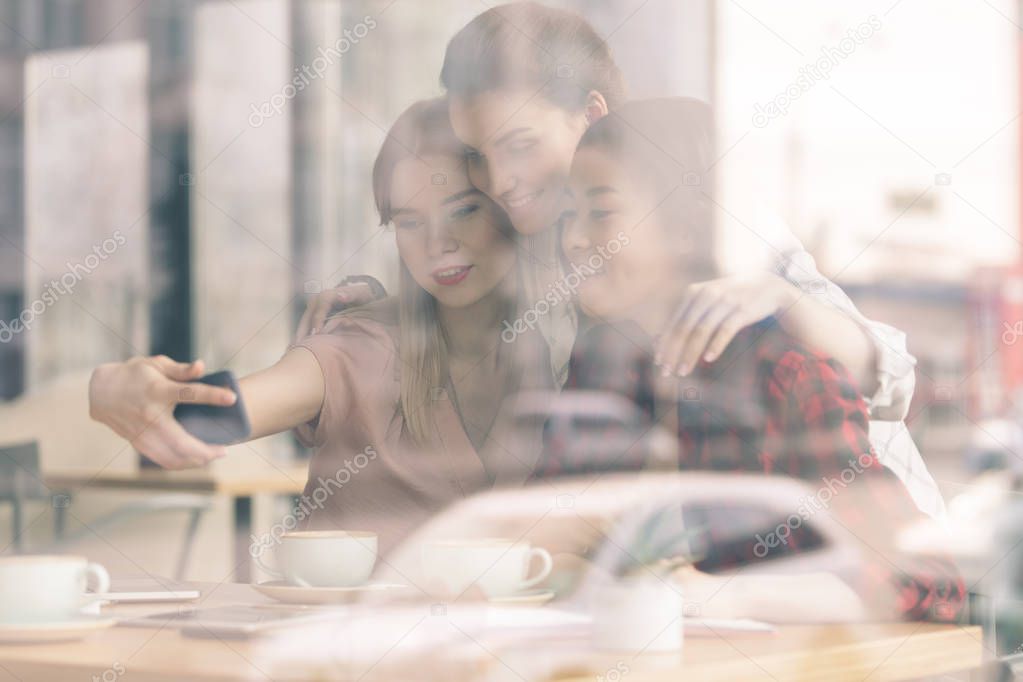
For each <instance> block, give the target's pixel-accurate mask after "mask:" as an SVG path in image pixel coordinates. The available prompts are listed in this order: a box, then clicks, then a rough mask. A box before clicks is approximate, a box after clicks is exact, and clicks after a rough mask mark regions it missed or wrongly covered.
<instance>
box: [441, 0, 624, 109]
mask: <svg viewBox="0 0 1023 682" xmlns="http://www.w3.org/2000/svg"><path fill="white" fill-rule="evenodd" d="M440 82H441V85H443V86H444V88H445V89H446V90H447V91H448V93H449V94H451V95H456V96H463V97H473V96H475V95H478V94H481V93H485V92H491V91H493V90H498V89H504V88H515V87H525V88H529V89H531V90H533V89H535V90H537V91H539V94H541V95H542V96H543V97H544V99H546V100H547V101H549V102H551V103H552V104H555V105H557V106H559V107H561V108H563V109H566V110H569V111H577V110H579V109H582V108H583V107H584V106H585V104H586V97H587V95H588V94H589V93H590V91H593V90H596V91H597V92H599V93H601V94H602V95H603V96H604V99H605V100H606V101H607V105H608V107H609V108H612V109H613V108H614V107H616V106H618V104H620V103H621V102H622V101H624V99H625V80H624V78H623V77H622V72H621V70H620V69H619V68H618V65H617V64H615V61H614V58H613V57H612V56H611V49H610V48H609V47H608V45H607V43H606V42H605V41H604V39H603V38H601V37H600V36H599V35H598V34H597V32H596V31H595V30H594V28H593V26H591V25H590V24H589V22H587V21H586V19H584V18H583V17H582V16H581V15H579V14H577V13H575V12H569V11H567V10H561V9H554V8H552V7H545V6H543V5H540V4H538V3H535V2H513V3H510V4H507V5H499V6H497V7H492V8H491V9H489V10H487V11H486V12H483V13H482V14H480V15H479V16H477V17H476V18H474V19H473V20H472V21H470V22H469V23H468V24H466V25H465V27H464V28H462V30H460V31H459V32H458V33H457V34H455V37H454V38H452V39H451V42H449V43H448V48H447V51H446V52H445V54H444V66H443V68H442V69H441V72H440Z"/></svg>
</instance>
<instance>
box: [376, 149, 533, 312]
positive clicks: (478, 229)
mask: <svg viewBox="0 0 1023 682" xmlns="http://www.w3.org/2000/svg"><path fill="white" fill-rule="evenodd" d="M439 174H442V175H443V177H444V183H443V184H438V182H437V179H438V177H439ZM391 206H393V207H394V208H393V210H392V212H391V217H392V222H393V225H394V230H395V240H396V241H397V244H398V254H399V255H400V257H401V260H402V263H404V265H405V267H406V268H407V269H408V271H409V274H411V275H412V278H413V279H414V280H415V281H416V283H417V284H418V285H419V286H420V287H422V288H423V289H425V290H426V291H427V292H429V293H430V295H432V296H433V297H434V298H436V299H437V302H438V303H439V304H440V305H442V306H447V307H451V308H459V307H464V306H468V305H471V304H473V303H476V302H478V301H479V300H480V299H482V298H483V297H485V296H486V295H487V294H489V293H491V292H492V291H493V290H494V289H495V288H496V287H497V286H498V285H499V284H500V283H501V282H503V281H504V280H505V279H506V278H507V277H508V275H509V273H510V272H511V271H512V269H513V267H514V265H515V258H516V254H515V244H514V242H513V241H512V236H511V235H508V234H506V230H502V223H503V222H504V220H505V218H504V216H503V215H502V214H501V211H500V209H499V208H498V207H497V206H495V205H494V203H493V202H491V201H490V200H489V199H487V197H486V196H484V195H483V194H482V193H481V192H480V191H479V190H477V189H476V188H475V187H473V186H472V185H471V184H470V183H469V178H468V176H467V174H466V171H465V164H464V162H463V161H462V160H461V159H456V158H452V157H449V156H437V155H433V156H424V157H421V158H419V159H417V158H415V157H409V158H406V159H404V160H402V161H399V162H398V163H397V164H396V165H395V167H394V174H393V178H392V182H391Z"/></svg>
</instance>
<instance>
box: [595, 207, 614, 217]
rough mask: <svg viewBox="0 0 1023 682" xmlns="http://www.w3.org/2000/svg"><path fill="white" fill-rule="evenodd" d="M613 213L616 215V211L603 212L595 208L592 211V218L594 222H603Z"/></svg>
mask: <svg viewBox="0 0 1023 682" xmlns="http://www.w3.org/2000/svg"><path fill="white" fill-rule="evenodd" d="M612 213H614V211H602V210H600V209H597V208H595V209H593V210H592V211H590V218H591V219H592V220H603V219H604V218H607V217H608V216H609V215H611V214H612Z"/></svg>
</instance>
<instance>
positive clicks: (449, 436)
mask: <svg viewBox="0 0 1023 682" xmlns="http://www.w3.org/2000/svg"><path fill="white" fill-rule="evenodd" d="M397 339H398V325H397V305H396V302H395V301H394V300H393V299H387V300H385V301H383V302H381V304H379V305H374V306H371V308H370V311H369V312H368V313H362V312H356V313H350V314H344V315H340V316H338V317H335V318H333V319H331V320H330V321H328V323H327V325H326V326H325V327H324V330H323V331H322V332H321V333H318V334H314V335H312V336H309V337H307V338H305V339H304V340H302V341H299V342H298V343H296V344H295V347H301V348H305V349H306V350H308V351H310V352H311V353H312V354H313V356H314V357H315V358H316V361H317V362H318V363H319V365H320V368H321V370H322V371H323V377H324V382H325V391H324V399H323V405H322V407H321V408H320V413H319V415H318V417H317V418H316V419H314V420H313V421H311V422H309V423H308V424H305V425H303V426H300V427H298V428H297V429H296V433H297V434H298V437H299V439H300V440H301V441H302V442H303V443H304V444H306V445H307V446H310V447H314V448H315V450H314V453H313V456H312V459H311V461H310V465H309V478H308V480H307V482H306V486H305V490H304V493H303V498H302V500H301V502H300V505H299V507H298V509H299V514H300V515H302V516H303V518H302V519H300V526H299V527H301V528H305V529H344V530H369V531H374V532H376V533H378V535H379V542H380V551H381V552H382V553H385V552H387V551H388V550H389V549H391V548H393V547H394V546H395V545H396V544H397V543H398V542H400V541H401V540H402V538H404V537H406V536H407V535H408V534H410V533H411V532H412V531H413V530H415V528H416V527H417V526H419V525H420V524H422V523H423V522H425V521H426V520H428V519H429V518H430V516H432V515H434V514H436V513H438V512H440V511H441V510H443V509H444V508H445V507H446V506H448V505H449V504H451V503H452V502H456V501H458V500H461V499H462V498H464V497H467V496H469V495H472V494H473V493H475V492H478V491H480V490H484V489H487V488H490V487H494V486H510V485H520V484H522V483H523V482H524V481H525V480H526V479H527V478H528V477H529V475H530V473H531V472H532V469H533V466H534V465H535V463H536V461H537V459H538V458H539V454H540V449H541V434H540V433H538V429H536V428H535V427H533V428H526V429H525V430H523V429H521V428H517V425H518V422H517V421H516V420H515V418H514V412H513V409H514V396H515V392H516V390H519V389H525V388H530V389H536V388H549V387H550V384H551V383H553V382H552V381H551V380H550V379H549V374H550V372H549V371H529V370H528V369H526V368H530V367H533V368H537V369H538V370H542V369H544V368H546V367H547V365H548V364H549V360H547V359H546V358H542V363H543V364H541V362H540V361H541V358H537V357H535V355H531V354H530V352H523V351H524V349H525V348H527V347H528V348H530V349H531V352H532V353H535V352H537V351H538V350H539V349H542V348H543V344H542V343H540V342H539V337H537V339H535V340H534V339H519V340H516V342H515V343H514V344H512V345H513V346H516V347H517V349H516V352H515V354H514V357H515V360H514V361H516V362H520V361H521V362H528V363H529V364H528V365H523V368H524V369H526V371H524V372H511V373H510V374H511V375H512V376H514V377H515V379H514V381H515V382H516V383H517V384H518V385H517V386H513V387H506V388H505V391H506V395H508V396H510V398H506V400H505V401H504V402H503V403H502V407H501V410H500V411H499V414H498V418H497V419H496V420H495V423H494V425H493V427H492V428H491V431H490V434H489V435H488V437H487V440H486V442H485V444H484V447H483V455H484V456H483V457H481V456H480V454H478V453H477V452H476V449H475V448H474V447H473V445H472V442H471V441H470V440H469V437H468V435H467V434H466V432H465V429H464V428H463V426H462V421H461V418H460V416H459V414H458V411H457V409H456V407H455V403H454V400H453V399H452V396H450V395H449V391H450V387H438V388H437V389H434V390H433V391H431V395H430V402H431V407H432V412H433V414H432V425H433V428H432V434H431V435H432V438H431V439H430V442H429V443H426V444H424V445H420V444H417V443H415V442H413V440H412V439H411V437H410V435H409V434H408V432H407V431H406V429H405V419H404V415H403V413H402V409H401V402H400V380H401V373H402V372H403V371H412V369H411V368H406V367H404V366H403V363H402V359H401V358H400V356H399V355H398V351H397V348H398V345H397ZM544 376H547V377H548V378H547V379H546V380H545V379H544V378H543V377H544ZM545 381H546V384H547V386H541V385H540V384H542V383H544V382H545ZM424 407H426V406H424ZM485 462H488V463H490V468H491V469H493V471H488V468H487V466H486V465H485V464H484V463H485ZM303 505H304V507H305V508H306V509H308V513H307V514H303V513H302V511H301V510H302V508H303Z"/></svg>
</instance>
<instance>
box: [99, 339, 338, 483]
mask: <svg viewBox="0 0 1023 682" xmlns="http://www.w3.org/2000/svg"><path fill="white" fill-rule="evenodd" d="M203 373H204V366H203V364H202V362H200V361H196V362H193V363H180V362H174V361H173V360H171V359H170V358H167V357H166V356H156V357H149V358H143V357H137V358H132V359H130V360H127V361H125V362H116V363H107V364H104V365H100V366H99V367H97V368H96V369H95V370H94V371H93V373H92V378H91V380H90V382H89V415H90V416H91V417H92V418H93V419H95V420H96V421H99V422H102V423H104V424H106V425H107V426H109V427H110V428H111V429H113V430H114V431H115V432H116V433H117V434H118V435H120V436H121V437H122V438H124V439H126V440H127V441H129V442H130V443H131V444H132V445H133V446H134V447H135V449H137V450H138V451H139V452H141V453H142V454H144V455H146V456H147V457H149V458H150V459H152V460H153V461H154V462H156V463H157V464H159V465H161V466H163V467H166V468H168V469H184V468H188V467H196V466H202V465H204V464H206V463H208V462H209V461H211V460H213V459H217V458H219V457H223V456H224V455H225V454H226V450H225V448H224V447H223V446H214V445H209V444H207V443H203V442H202V441H200V440H198V439H197V438H195V437H193V436H192V435H190V434H189V433H188V432H186V431H185V430H184V429H183V428H182V427H181V425H180V424H179V423H178V422H177V420H176V419H174V407H175V406H176V405H177V404H178V403H182V402H186V401H187V402H193V403H199V404H206V405H221V406H223V405H231V404H233V403H234V401H235V396H234V394H233V393H232V392H231V391H229V390H227V389H223V388H217V387H213V386H206V385H204V384H195V383H189V382H191V381H192V380H193V379H197V378H199V377H200V376H202V374H203ZM323 386H324V382H323V374H322V372H321V371H320V366H319V364H317V362H316V359H315V358H314V357H313V355H312V353H311V352H309V351H308V350H306V349H304V348H294V349H292V350H290V351H288V353H286V354H285V356H284V357H283V358H281V360H280V361H278V362H277V364H275V365H273V366H272V367H269V368H267V369H265V370H261V371H259V372H256V373H255V374H252V375H249V376H246V377H244V378H242V380H241V381H240V382H239V389H240V391H241V393H242V398H243V401H244V403H245V407H246V410H247V411H248V415H249V421H250V423H251V425H252V433H251V435H250V438H259V437H261V436H265V435H268V434H271V433H276V432H278V431H285V430H287V429H289V428H292V427H293V426H297V425H299V424H302V423H305V422H306V421H309V420H310V419H313V418H314V417H316V415H317V414H318V413H319V409H320V405H321V404H322V402H323V390H324V389H323ZM186 388H188V389H189V390H187V391H186V390H185V389H186Z"/></svg>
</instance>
